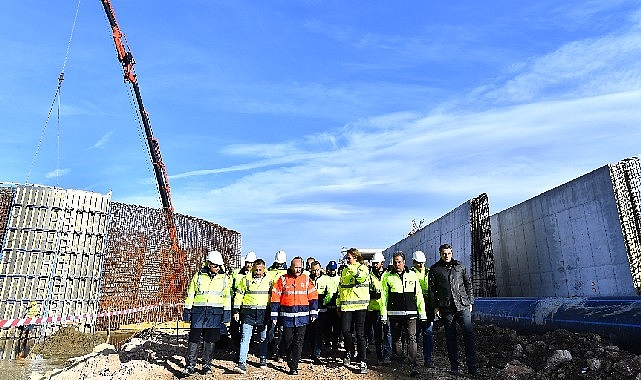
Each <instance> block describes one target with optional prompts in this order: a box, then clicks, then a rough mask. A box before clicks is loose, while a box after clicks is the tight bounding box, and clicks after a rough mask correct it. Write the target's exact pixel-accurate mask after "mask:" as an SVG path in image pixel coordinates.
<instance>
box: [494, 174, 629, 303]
mask: <svg viewBox="0 0 641 380" xmlns="http://www.w3.org/2000/svg"><path fill="white" fill-rule="evenodd" d="M490 224H491V228H492V245H493V251H494V260H495V261H494V265H495V270H496V281H497V286H498V294H499V296H501V297H521V296H528V297H552V296H553V297H572V296H630V295H636V291H635V288H634V286H633V282H632V276H631V271H630V263H629V261H628V257H627V253H626V248H625V243H624V238H623V235H622V231H621V221H620V219H619V213H618V210H617V204H616V202H615V198H614V191H613V185H612V179H611V175H610V168H609V166H603V167H601V168H598V169H596V170H594V171H593V172H591V173H588V174H586V175H583V176H581V177H579V178H577V179H575V180H573V181H570V182H568V183H566V184H563V185H561V186H558V187H556V188H554V189H552V190H549V191H546V192H545V193H543V194H541V195H538V196H536V197H534V198H532V199H529V200H527V201H525V202H523V203H520V204H518V205H516V206H513V207H510V208H509V209H507V210H505V211H502V212H500V213H498V214H495V215H492V217H491V220H490Z"/></svg>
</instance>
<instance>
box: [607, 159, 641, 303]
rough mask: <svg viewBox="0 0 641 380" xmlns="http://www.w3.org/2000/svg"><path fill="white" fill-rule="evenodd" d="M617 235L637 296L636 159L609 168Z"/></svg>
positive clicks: (639, 212) (640, 201)
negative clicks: (617, 228) (615, 207)
mask: <svg viewBox="0 0 641 380" xmlns="http://www.w3.org/2000/svg"><path fill="white" fill-rule="evenodd" d="M610 176H611V177H612V187H613V188H614V198H615V200H616V204H617V209H618V212H619V219H620V220H621V232H622V233H623V240H624V244H625V248H626V251H627V254H628V261H629V262H630V273H631V274H632V282H633V284H634V288H635V289H636V292H637V294H641V195H640V194H639V184H640V182H641V179H640V177H641V165H640V164H639V158H638V157H632V158H627V159H625V160H621V161H619V162H617V163H616V164H612V165H610Z"/></svg>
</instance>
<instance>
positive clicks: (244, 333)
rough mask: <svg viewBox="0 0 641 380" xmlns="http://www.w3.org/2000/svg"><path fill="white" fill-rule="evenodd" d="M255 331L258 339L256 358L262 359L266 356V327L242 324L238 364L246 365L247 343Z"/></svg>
mask: <svg viewBox="0 0 641 380" xmlns="http://www.w3.org/2000/svg"><path fill="white" fill-rule="evenodd" d="M254 328H255V329H256V333H258V334H259V338H258V357H259V358H264V357H266V356H267V326H266V325H256V326H253V325H251V324H248V323H243V324H242V325H241V327H240V333H241V338H240V355H239V359H238V363H241V364H247V354H248V353H249V343H250V342H251V339H252V334H253V332H254Z"/></svg>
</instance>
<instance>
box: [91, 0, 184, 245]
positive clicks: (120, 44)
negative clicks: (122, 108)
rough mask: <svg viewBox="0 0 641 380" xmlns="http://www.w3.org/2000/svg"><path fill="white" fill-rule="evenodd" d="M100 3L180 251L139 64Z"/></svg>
mask: <svg viewBox="0 0 641 380" xmlns="http://www.w3.org/2000/svg"><path fill="white" fill-rule="evenodd" d="M100 1H101V2H102V6H103V8H104V9H105V13H106V14H107V19H108V20H109V25H110V26H111V30H112V33H113V39H114V44H115V45H116V52H117V54H118V61H120V63H121V65H122V69H123V73H124V80H125V82H128V83H129V84H130V85H131V88H132V89H133V92H134V96H135V99H136V104H137V105H138V113H139V115H140V119H141V120H142V125H143V127H144V130H145V137H146V139H147V146H148V147H149V155H150V156H151V163H152V165H153V168H154V174H155V176H156V182H157V183H158V192H159V193H160V199H161V201H162V207H163V210H164V214H165V219H166V222H167V229H168V231H169V239H170V241H171V245H172V250H174V251H178V250H179V248H178V235H177V232H176V224H175V221H174V206H173V204H172V202H171V188H170V186H169V176H168V175H167V169H166V167H165V164H164V163H163V161H162V156H161V155H160V146H159V145H158V140H157V139H156V138H155V137H154V133H153V130H152V129H151V122H150V121H149V115H148V114H147V111H146V110H145V106H144V105H143V102H142V95H141V93H140V86H139V85H138V79H137V77H136V72H135V71H134V64H135V63H136V62H135V61H134V57H133V55H132V54H131V51H129V50H128V49H127V48H126V47H125V43H124V41H123V38H124V34H123V33H122V31H121V30H120V27H119V26H118V22H117V21H116V14H115V12H114V10H113V7H112V6H111V1H110V0H100Z"/></svg>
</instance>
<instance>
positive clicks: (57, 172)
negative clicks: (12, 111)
mask: <svg viewBox="0 0 641 380" xmlns="http://www.w3.org/2000/svg"><path fill="white" fill-rule="evenodd" d="M81 1H82V0H78V5H77V7H76V15H75V16H74V18H73V25H72V26H71V34H70V35H69V41H68V42H67V51H66V53H65V59H64V61H63V63H62V69H61V70H60V75H58V86H57V87H56V93H55V94H54V96H53V100H52V101H51V106H50V107H49V113H48V114H47V119H46V120H45V123H44V126H43V127H42V131H41V132H40V140H39V141H38V145H36V151H35V152H34V154H33V158H32V159H31V166H30V167H29V171H28V172H27V179H26V180H25V185H28V184H29V179H30V177H31V171H32V170H33V167H34V166H35V164H36V160H37V159H38V155H39V153H40V147H41V146H42V141H43V140H44V136H45V132H46V130H47V125H48V124H49V119H50V118H51V113H52V112H53V107H54V106H55V104H56V100H57V101H58V147H57V148H58V162H57V163H56V185H57V184H58V175H59V172H60V170H59V166H60V89H61V88H62V81H63V80H64V79H65V67H66V66H67V59H68V58H69V50H71V40H72V39H73V32H74V30H75V29H76V21H77V20H78V12H79V10H80V2H81Z"/></svg>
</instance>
